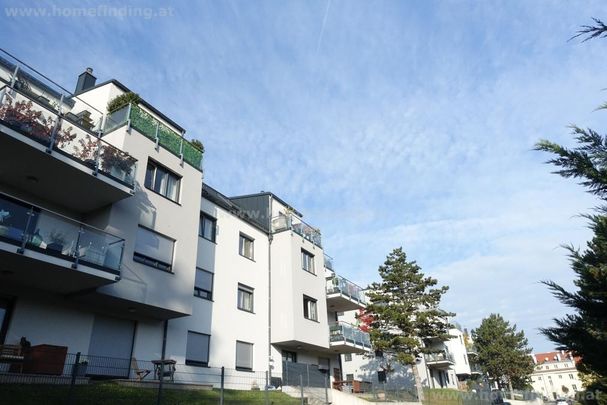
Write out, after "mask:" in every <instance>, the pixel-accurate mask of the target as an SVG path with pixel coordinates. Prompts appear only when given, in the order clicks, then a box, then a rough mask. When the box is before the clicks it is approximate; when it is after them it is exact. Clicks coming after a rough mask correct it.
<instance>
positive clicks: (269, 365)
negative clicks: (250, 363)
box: [267, 196, 274, 384]
mask: <svg viewBox="0 0 607 405" xmlns="http://www.w3.org/2000/svg"><path fill="white" fill-rule="evenodd" d="M267 216H268V379H269V384H271V383H272V240H273V239H274V235H272V218H271V216H272V196H270V202H269V204H268V213H267Z"/></svg>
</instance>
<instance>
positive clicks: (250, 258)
mask: <svg viewBox="0 0 607 405" xmlns="http://www.w3.org/2000/svg"><path fill="white" fill-rule="evenodd" d="M238 254H239V255H240V256H241V257H244V258H245V259H248V260H250V261H252V262H253V263H255V259H253V258H252V257H249V256H245V255H243V254H242V253H238Z"/></svg>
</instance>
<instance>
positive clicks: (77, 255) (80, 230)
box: [72, 225, 84, 269]
mask: <svg viewBox="0 0 607 405" xmlns="http://www.w3.org/2000/svg"><path fill="white" fill-rule="evenodd" d="M83 233H84V228H83V227H82V225H80V228H78V236H77V237H76V246H74V252H73V254H72V256H73V257H74V263H72V269H77V268H78V262H79V261H80V235H82V234H83Z"/></svg>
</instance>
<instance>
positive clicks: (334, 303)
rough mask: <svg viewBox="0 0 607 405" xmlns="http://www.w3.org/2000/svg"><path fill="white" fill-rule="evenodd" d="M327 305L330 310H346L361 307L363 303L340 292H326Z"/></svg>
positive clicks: (363, 306)
mask: <svg viewBox="0 0 607 405" xmlns="http://www.w3.org/2000/svg"><path fill="white" fill-rule="evenodd" d="M327 307H328V308H329V310H330V311H335V312H346V311H353V310H357V309H363V308H365V305H364V304H362V303H361V302H360V301H358V300H356V299H354V298H352V297H350V296H348V295H346V294H343V293H341V292H331V293H329V292H327Z"/></svg>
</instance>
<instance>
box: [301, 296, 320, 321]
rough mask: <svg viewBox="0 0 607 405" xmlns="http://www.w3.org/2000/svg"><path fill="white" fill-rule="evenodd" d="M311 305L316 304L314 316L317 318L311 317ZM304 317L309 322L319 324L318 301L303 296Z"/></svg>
mask: <svg viewBox="0 0 607 405" xmlns="http://www.w3.org/2000/svg"><path fill="white" fill-rule="evenodd" d="M309 304H314V311H313V312H314V315H315V317H310V312H312V311H311V309H312V307H311V306H310V305H309ZM303 316H304V318H305V319H307V320H309V321H314V322H318V300H317V299H314V298H312V297H309V296H307V295H304V296H303Z"/></svg>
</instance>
